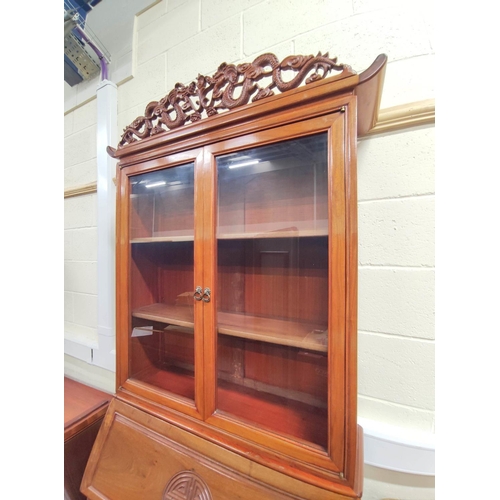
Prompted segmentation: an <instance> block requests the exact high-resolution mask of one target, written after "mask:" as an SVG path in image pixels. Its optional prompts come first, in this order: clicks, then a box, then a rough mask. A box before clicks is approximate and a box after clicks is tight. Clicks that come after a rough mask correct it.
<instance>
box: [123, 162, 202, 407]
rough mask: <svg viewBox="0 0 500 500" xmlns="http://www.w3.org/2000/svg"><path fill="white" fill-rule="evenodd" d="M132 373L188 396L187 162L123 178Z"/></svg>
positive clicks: (190, 199)
mask: <svg viewBox="0 0 500 500" xmlns="http://www.w3.org/2000/svg"><path fill="white" fill-rule="evenodd" d="M130 191H131V196H130V238H131V241H130V243H131V257H132V259H131V305H132V328H131V333H130V345H129V348H130V356H129V363H130V365H129V368H130V374H131V377H132V378H134V379H136V380H140V381H142V382H146V383H148V384H151V385H154V386H155V387H158V388H161V389H164V390H166V391H169V392H170V393H173V394H176V395H179V396H182V397H185V398H189V399H191V400H193V399H194V387H195V385H194V323H193V321H194V319H193V318H194V314H193V298H192V297H193V293H194V272H193V266H194V253H193V252H194V250H193V245H194V242H193V235H194V164H193V163H190V164H187V165H181V166H176V167H171V168H167V169H163V170H158V171H154V172H150V173H146V174H141V175H137V176H133V177H130Z"/></svg>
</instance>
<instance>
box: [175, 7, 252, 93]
mask: <svg viewBox="0 0 500 500" xmlns="http://www.w3.org/2000/svg"><path fill="white" fill-rule="evenodd" d="M241 36H242V25H241V19H240V16H238V15H236V16H232V17H230V18H228V19H225V20H224V21H221V22H220V23H217V24H216V25H215V26H213V27H212V28H210V29H209V30H206V31H202V32H201V33H198V34H197V35H195V36H194V37H192V38H190V39H189V40H186V41H185V42H184V43H182V44H181V45H176V46H175V47H173V48H171V49H170V50H169V51H168V52H167V61H168V67H167V89H168V90H170V89H172V88H173V87H174V85H175V84H176V83H177V82H181V83H190V82H192V81H193V80H194V79H195V78H196V77H197V76H198V74H199V73H201V74H202V75H212V74H213V73H214V72H215V71H216V70H217V68H218V67H219V65H220V64H221V63H222V62H227V63H232V62H234V61H236V60H238V59H239V58H240V55H241Z"/></svg>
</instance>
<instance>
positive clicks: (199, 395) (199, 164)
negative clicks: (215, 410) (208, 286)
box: [193, 149, 207, 418]
mask: <svg viewBox="0 0 500 500" xmlns="http://www.w3.org/2000/svg"><path fill="white" fill-rule="evenodd" d="M203 158H204V155H203V149H201V150H200V152H199V153H198V155H197V156H196V159H195V166H194V283H193V289H195V288H196V287H197V286H201V287H203V286H204V285H203V283H204V276H203V272H204V262H203V256H204V254H205V249H204V246H205V243H204V215H203V214H204V210H205V196H206V193H207V190H206V189H205V186H204V184H203V183H204V180H203V177H204V164H203ZM193 302H194V332H195V337H194V338H195V349H194V352H195V405H196V408H197V410H198V412H199V414H200V416H201V418H204V413H205V411H204V408H205V373H204V364H205V362H204V359H205V354H204V353H205V346H204V338H205V335H204V307H203V306H204V305H205V304H204V303H203V302H202V301H197V300H194V298H193Z"/></svg>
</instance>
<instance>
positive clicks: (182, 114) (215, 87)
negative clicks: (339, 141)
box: [118, 52, 355, 148]
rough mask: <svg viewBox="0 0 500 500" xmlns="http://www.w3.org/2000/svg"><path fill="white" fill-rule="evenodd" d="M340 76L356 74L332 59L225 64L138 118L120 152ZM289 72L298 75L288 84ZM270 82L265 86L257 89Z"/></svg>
mask: <svg viewBox="0 0 500 500" xmlns="http://www.w3.org/2000/svg"><path fill="white" fill-rule="evenodd" d="M332 70H335V71H340V72H341V73H340V74H338V75H337V76H336V78H337V79H340V78H345V77H346V76H350V75H353V74H355V73H354V71H353V70H352V69H351V68H350V67H349V66H347V65H345V64H337V58H336V57H335V58H333V59H330V58H329V57H328V53H326V54H325V55H322V54H321V52H319V53H318V55H317V56H312V55H311V56H300V55H296V56H288V57H286V58H285V59H283V61H281V62H280V61H279V59H278V58H277V57H276V56H275V55H274V54H271V53H268V54H262V55H260V56H258V57H257V58H256V59H255V60H254V61H253V62H251V63H244V64H238V65H234V64H226V63H222V64H221V65H220V66H219V68H218V69H217V71H216V72H215V74H214V75H213V76H203V75H198V77H197V78H196V80H195V81H193V82H191V83H190V84H189V85H187V86H186V85H183V84H182V83H177V84H176V85H175V87H174V88H173V89H172V90H171V91H170V92H169V93H168V95H166V96H165V97H164V98H163V99H161V100H160V101H158V102H157V101H153V102H150V103H149V104H148V105H147V106H146V110H145V112H144V116H139V117H137V118H136V119H135V120H134V121H133V122H132V123H131V124H130V125H129V126H127V127H125V129H124V131H123V135H122V138H121V141H120V142H119V144H118V148H122V147H123V146H125V145H126V144H131V143H133V142H136V141H138V140H141V139H145V138H146V137H151V136H153V135H156V134H161V133H164V132H166V131H167V130H172V129H175V128H178V127H180V126H182V125H185V124H186V123H188V122H192V123H193V122H196V121H198V120H201V119H202V118H204V117H205V116H207V117H209V116H213V115H216V114H218V113H219V112H221V111H226V110H230V109H233V108H237V107H239V106H243V105H245V104H248V103H249V102H250V100H251V101H252V102H253V101H257V100H259V99H265V98H267V97H270V96H272V95H275V91H276V90H277V91H279V92H286V91H288V90H291V89H294V88H296V87H298V86H299V85H300V84H301V83H302V82H304V81H305V83H306V84H309V83H312V82H315V81H317V80H321V79H323V78H325V76H327V75H328V73H330V71H332ZM286 72H292V73H294V76H293V77H292V78H291V79H290V80H288V81H287V80H285V78H284V75H285V73H286ZM266 77H268V78H270V80H271V81H270V83H268V85H266V86H260V85H259V84H258V82H259V81H261V80H262V79H264V78H266Z"/></svg>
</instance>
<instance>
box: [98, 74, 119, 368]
mask: <svg viewBox="0 0 500 500" xmlns="http://www.w3.org/2000/svg"><path fill="white" fill-rule="evenodd" d="M117 142H118V139H117V87H116V85H115V84H114V83H113V82H110V81H109V80H103V81H102V82H101V83H100V84H99V86H98V87H97V335H98V341H99V348H98V349H94V350H93V356H92V357H93V361H92V362H93V364H95V365H97V366H100V367H102V368H106V369H108V370H111V371H116V350H115V345H116V334H115V210H116V209H115V207H116V202H115V200H116V187H115V184H114V182H113V178H115V176H116V170H115V169H116V160H114V159H113V158H111V157H110V156H109V155H108V153H107V152H106V148H107V146H113V147H114V146H115V145H116V143H117Z"/></svg>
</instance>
